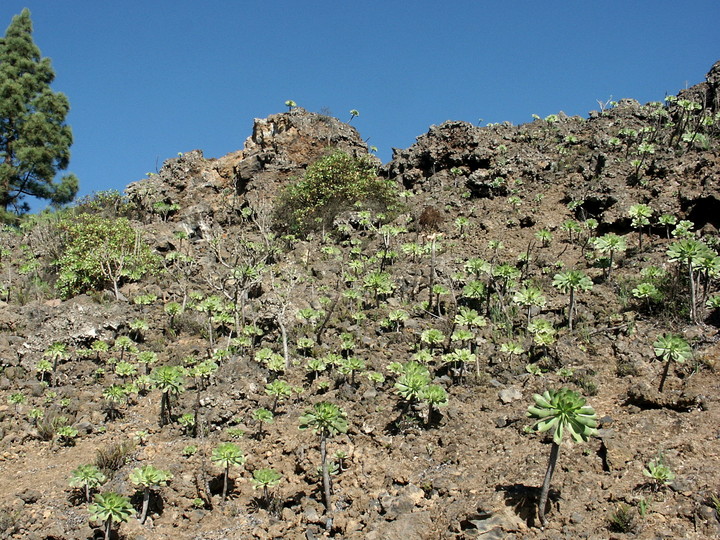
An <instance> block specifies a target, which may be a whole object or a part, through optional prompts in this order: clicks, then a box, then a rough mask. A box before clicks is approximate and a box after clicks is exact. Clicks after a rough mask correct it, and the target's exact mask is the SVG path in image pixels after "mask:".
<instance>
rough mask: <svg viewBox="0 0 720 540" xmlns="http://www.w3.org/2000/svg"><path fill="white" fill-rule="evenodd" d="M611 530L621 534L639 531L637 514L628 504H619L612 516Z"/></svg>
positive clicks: (610, 519)
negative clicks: (636, 519) (636, 520)
mask: <svg viewBox="0 0 720 540" xmlns="http://www.w3.org/2000/svg"><path fill="white" fill-rule="evenodd" d="M609 521H610V526H609V528H610V530H611V531H614V532H619V533H632V532H634V531H635V530H636V529H637V524H636V522H635V514H634V513H633V510H632V508H631V507H630V506H629V505H627V504H622V503H621V504H619V505H618V506H617V508H615V511H614V512H612V513H611V514H610V518H609Z"/></svg>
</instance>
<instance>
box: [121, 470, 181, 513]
mask: <svg viewBox="0 0 720 540" xmlns="http://www.w3.org/2000/svg"><path fill="white" fill-rule="evenodd" d="M172 477H173V475H172V473H171V472H170V471H166V470H163V469H156V468H155V467H153V466H152V465H143V466H142V467H136V468H135V469H133V470H132V472H131V473H130V482H132V483H133V484H135V485H136V486H138V487H139V488H141V489H142V492H143V503H142V511H141V512H140V518H139V519H140V523H141V524H142V523H145V519H146V518H147V511H148V506H149V504H150V491H151V490H153V489H158V488H159V487H161V486H165V485H167V483H168V481H170V480H171V479H172Z"/></svg>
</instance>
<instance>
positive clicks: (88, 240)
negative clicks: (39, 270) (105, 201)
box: [56, 214, 158, 298]
mask: <svg viewBox="0 0 720 540" xmlns="http://www.w3.org/2000/svg"><path fill="white" fill-rule="evenodd" d="M61 230H62V231H63V233H64V236H65V241H66V247H65V251H64V253H63V255H62V256H61V257H60V259H59V260H58V267H59V272H60V274H59V276H58V281H57V283H56V287H57V289H58V290H59V291H60V293H61V294H62V296H63V297H64V298H69V297H71V296H73V295H76V294H81V293H84V292H87V291H90V290H97V289H100V288H103V287H106V286H108V285H110V284H112V286H113V289H114V291H115V298H119V296H120V293H119V291H118V288H119V286H120V284H121V282H123V281H128V280H134V281H135V280H138V279H140V278H141V277H142V276H143V275H145V274H147V273H149V272H152V271H153V270H154V269H155V268H156V267H157V265H158V259H157V257H156V256H155V255H153V254H152V252H151V251H150V248H149V247H148V246H147V245H146V244H145V243H144V242H143V241H142V239H141V238H140V233H139V232H138V231H136V230H135V229H134V228H133V226H132V225H131V224H130V222H129V221H128V220H127V219H126V218H117V219H112V218H103V217H100V216H98V215H92V214H82V215H80V216H77V217H75V218H71V219H68V220H67V221H65V222H64V223H62V224H61Z"/></svg>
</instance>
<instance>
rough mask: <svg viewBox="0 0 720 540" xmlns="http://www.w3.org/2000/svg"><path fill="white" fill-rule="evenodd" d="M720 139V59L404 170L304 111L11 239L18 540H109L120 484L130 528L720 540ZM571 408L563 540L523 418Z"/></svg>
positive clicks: (9, 435) (455, 131) (156, 533)
mask: <svg viewBox="0 0 720 540" xmlns="http://www.w3.org/2000/svg"><path fill="white" fill-rule="evenodd" d="M719 135H720V62H718V63H716V64H715V65H714V66H713V68H712V69H711V71H710V72H709V73H708V75H707V77H706V82H704V83H702V84H700V85H698V86H695V87H692V88H690V89H687V90H684V91H682V92H681V93H680V94H678V95H677V96H671V97H670V98H669V99H667V100H665V102H663V103H660V102H658V103H648V104H644V105H642V104H640V103H638V102H636V101H634V100H632V99H623V100H620V101H618V102H617V103H608V104H606V106H605V107H604V109H603V110H601V111H595V112H592V113H590V115H589V117H588V118H580V117H568V116H566V115H564V114H563V113H558V114H557V115H551V116H548V117H546V118H544V119H543V118H537V119H535V120H534V121H533V122H531V123H528V124H523V125H520V126H513V125H509V124H498V125H491V126H487V127H476V126H473V125H471V124H468V123H465V122H454V121H451V122H446V123H444V124H442V125H440V126H433V127H431V128H430V130H429V131H428V132H427V133H426V134H424V135H422V136H420V137H418V138H417V141H416V143H415V144H414V145H412V146H411V147H410V148H408V149H405V150H395V151H394V155H393V159H392V160H391V161H390V162H389V163H387V164H382V163H380V161H379V160H378V159H377V158H375V157H374V156H373V155H372V153H370V152H369V149H368V148H367V146H366V144H365V143H364V142H363V140H362V138H361V136H360V134H359V133H358V132H357V131H356V130H355V129H354V128H353V127H351V126H349V125H347V124H344V123H342V122H340V121H338V120H337V119H335V118H332V117H329V116H324V115H320V114H315V113H311V112H308V111H305V110H303V109H300V108H294V109H292V110H291V111H289V112H287V113H281V114H276V115H272V116H270V117H268V118H266V119H261V120H256V121H255V124H254V126H253V130H252V135H251V136H250V137H249V138H248V139H247V141H246V142H245V145H244V148H243V149H242V150H239V151H237V152H234V153H232V154H229V155H227V156H224V157H222V158H219V159H206V158H205V157H204V156H203V154H202V152H201V151H199V150H195V151H191V152H187V153H185V154H182V155H179V156H178V157H176V158H172V159H169V160H168V161H166V162H165V164H164V165H163V167H162V169H161V170H160V171H158V173H157V174H154V175H151V176H149V177H148V178H146V179H143V180H141V181H138V182H135V183H133V184H131V185H130V186H128V188H127V190H126V193H125V194H124V195H122V196H121V195H119V194H112V193H103V194H98V195H97V196H95V197H93V198H90V199H88V200H84V201H80V202H78V204H77V205H76V206H75V207H74V208H71V209H66V210H63V211H61V212H58V213H56V214H51V215H44V216H33V217H30V218H28V219H26V220H25V222H24V224H23V225H22V226H21V227H20V228H17V229H13V228H5V229H3V230H2V231H1V232H0V238H1V243H0V362H1V363H2V372H0V475H2V478H5V479H6V486H5V489H4V490H1V491H2V493H0V535H4V536H3V537H7V538H35V539H58V540H59V539H81V538H83V539H84V538H101V537H103V530H104V528H105V520H106V518H107V516H108V514H107V512H106V513H104V514H103V504H106V506H107V505H108V504H109V503H107V502H105V503H104V502H103V501H104V499H103V497H106V496H107V494H109V493H117V494H118V500H119V501H121V504H120V506H119V508H120V509H119V510H118V509H117V508H116V510H115V512H116V513H115V514H113V515H112V516H111V518H117V519H110V522H109V530H110V533H109V534H110V535H111V537H119V538H153V539H155V538H157V539H162V538H188V539H213V538H216V539H226V538H262V539H265V538H292V539H294V538H297V539H300V538H303V539H312V538H321V537H330V536H331V537H337V538H371V539H372V538H375V539H381V538H382V539H392V538H419V539H422V538H427V539H437V538H447V539H450V538H453V539H464V538H484V539H490V538H609V537H613V538H624V537H631V536H633V537H639V538H657V537H669V538H673V537H675V538H676V537H684V538H710V537H714V536H717V535H718V534H720V523H719V521H718V506H720V499H718V497H720V491H719V490H718V486H719V485H720V473H718V471H717V467H716V465H715V463H716V460H717V456H718V454H719V453H720V434H719V433H718V431H717V426H718V425H720V403H719V401H718V396H719V395H720V393H719V392H718V390H720V377H719V376H718V373H717V369H718V368H717V364H716V362H717V357H718V353H719V352H720V345H719V344H718V327H719V325H720V286H719V285H720V281H719V280H720V256H718V247H719V245H720V241H719V239H718V227H720V159H719V158H718V149H719V148H720V139H719ZM339 152H342V154H340V153H339ZM338 156H341V158H338ZM348 163H350V164H361V165H362V167H370V166H372V165H375V166H376V167H377V169H376V174H377V176H378V177H379V178H380V179H381V180H379V181H378V180H377V179H375V178H373V179H364V178H363V177H362V170H366V169H363V168H362V167H360V166H359V168H358V169H352V170H350V169H347V168H343V167H349V166H348V165H343V164H348ZM353 166H354V165H353ZM323 167H324V168H323ZM333 167H334V168H333ZM328 171H329V172H328ZM357 171H360V172H357ZM323 175H325V176H323ZM373 176H374V175H373ZM317 178H321V180H322V181H320V182H316V183H315V184H311V183H310V182H311V181H312V180H313V179H317ZM338 178H346V179H347V182H348V185H349V188H348V189H347V191H341V189H344V188H346V187H348V186H346V185H342V184H341V183H340V181H339V180H337V179H338ZM366 180H367V181H369V182H380V183H375V184H373V183H370V184H368V185H371V186H384V187H383V189H384V188H385V187H387V186H390V185H393V186H395V187H394V188H393V189H394V190H393V193H395V194H396V200H394V201H393V203H392V204H383V205H380V204H379V203H378V200H377V199H378V193H377V192H373V191H372V190H370V192H369V193H368V192H367V191H366V192H363V196H362V197H357V201H356V199H354V198H352V197H350V196H348V195H347V193H353V194H354V193H360V192H361V191H362V189H361V188H362V186H363V184H362V182H363V181H366ZM303 182H305V183H304V184H303ZM291 186H295V187H291ZM297 186H301V187H297ZM350 188H352V189H350ZM293 190H295V191H293ZM302 190H305V191H302ZM298 192H302V193H304V194H305V195H307V192H310V193H311V195H312V197H315V198H314V199H313V198H312V197H311V198H309V199H307V198H306V199H303V200H305V201H310V203H309V204H314V203H315V202H316V200H317V198H318V197H320V196H321V195H319V194H326V193H329V194H330V195H329V198H328V199H327V201H328V203H327V204H326V206H324V207H322V212H324V214H322V217H321V219H317V221H316V223H317V226H316V227H308V226H307V223H305V226H303V227H299V226H298V225H297V223H298V222H294V221H292V219H291V218H292V217H293V216H296V215H299V214H298V213H299V212H300V213H301V212H302V211H304V210H306V209H304V208H297V206H296V207H291V206H288V205H289V203H288V201H289V200H291V198H292V196H293V193H294V194H295V195H297V193H298ZM323 196H324V195H323ZM385 202H386V201H385ZM381 206H382V207H381ZM288 208H289V209H288ZM93 265H95V266H93ZM560 388H568V389H570V390H572V391H573V392H576V393H577V394H578V395H580V396H582V397H583V398H585V399H586V400H587V404H588V405H590V406H591V407H593V409H594V411H595V413H596V418H597V431H596V432H594V430H590V431H593V432H592V433H588V434H589V435H591V436H589V437H587V441H583V438H585V437H580V436H579V435H578V439H579V440H580V442H575V441H572V440H571V439H572V437H571V436H570V435H571V434H572V433H569V434H568V432H566V434H565V436H564V438H563V440H562V444H561V445H560V447H559V448H560V453H559V461H558V467H557V469H556V470H555V473H554V476H553V477H552V482H551V485H550V490H549V496H548V504H547V506H546V511H545V514H546V523H545V525H544V526H542V521H543V519H542V516H541V515H539V513H538V501H539V499H540V488H541V486H542V484H543V478H544V476H545V472H546V466H547V464H548V455H549V454H550V452H551V450H552V449H555V446H554V445H553V444H552V441H553V437H552V436H551V435H550V434H551V433H552V430H550V432H549V433H550V434H548V433H542V432H535V431H534V430H533V426H534V421H533V419H532V418H528V415H527V411H528V407H529V406H531V405H534V404H535V403H536V401H534V400H533V395H535V394H542V393H543V392H545V391H547V390H553V391H554V390H559V389H560ZM324 403H325V404H330V405H322V404H324ZM323 407H325V408H324V409H323ZM335 407H337V408H339V409H335ZM323 415H325V416H323ZM328 418H329V419H330V420H329V423H327V424H324V425H325V426H326V427H325V428H324V429H323V428H322V426H323V424H322V422H323V419H325V420H328ZM300 428H308V429H300ZM313 428H316V429H313ZM575 429H576V430H577V429H579V428H578V427H577V425H576V426H575ZM570 431H572V429H570ZM323 433H324V434H325V435H327V438H324V437H323V436H322V435H323ZM325 453H326V454H327V460H326V465H327V468H328V472H329V473H331V474H329V476H328V480H329V481H328V482H327V483H326V481H325V479H324V478H323V476H324V474H323V470H322V469H323V467H322V455H323V454H325ZM83 466H92V467H90V468H88V467H85V468H83ZM147 466H152V467H154V468H156V469H159V470H160V473H162V474H159V476H158V475H157V474H156V476H155V477H153V478H149V476H148V475H150V472H148V471H151V469H148V468H147ZM143 467H145V469H142V468H143ZM143 470H144V472H142V471H143ZM88 471H89V472H88ZM138 471H141V472H138ZM156 472H157V471H156ZM83 474H84V475H85V476H83ZM142 474H145V476H144V477H143V476H142ZM150 476H152V475H150ZM88 478H90V480H88ZM86 484H89V485H87V490H86ZM145 486H147V487H148V488H149V489H148V490H147V491H146V490H145V489H144V487H145ZM146 493H147V494H149V498H147V497H145V494H146ZM97 494H100V497H99V498H98V499H95V504H94V505H91V504H88V501H87V499H88V497H89V498H90V499H91V500H92V499H93V498H94V497H95V495H97ZM123 497H127V499H124V498H123ZM146 501H147V511H146V513H147V518H146V519H145V520H144V522H143V519H142V517H143V516H142V514H143V512H144V510H143V508H144V507H145V502H146ZM123 502H125V504H129V505H131V506H132V508H130V507H128V508H127V509H126V510H125V511H123V510H122V503H123Z"/></svg>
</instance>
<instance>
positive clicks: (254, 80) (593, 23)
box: [0, 0, 720, 209]
mask: <svg viewBox="0 0 720 540" xmlns="http://www.w3.org/2000/svg"><path fill="white" fill-rule="evenodd" d="M23 7H28V8H29V9H30V10H31V13H32V20H33V24H34V34H33V38H34V40H35V43H36V44H37V45H38V46H39V47H40V50H41V52H42V54H43V56H47V57H50V58H51V59H52V62H53V67H54V69H55V72H56V75H57V77H56V80H55V83H54V85H53V87H54V89H55V90H59V91H62V92H64V93H65V94H66V95H67V96H68V98H69V100H70V105H71V108H72V109H71V113H70V115H69V116H68V124H70V125H71V126H72V129H73V133H74V137H75V143H74V145H73V147H72V159H71V162H70V167H69V169H68V170H69V171H72V172H74V173H75V174H76V175H77V176H78V177H79V179H80V185H81V191H80V194H81V195H84V194H88V193H91V192H93V191H99V190H105V189H118V190H122V189H123V188H124V187H125V186H126V185H127V184H128V183H130V182H133V181H135V180H138V179H140V178H142V177H144V175H145V173H147V172H154V171H155V170H156V168H159V167H160V166H161V165H162V162H163V161H164V160H165V159H168V158H170V157H174V156H176V155H177V153H178V152H186V151H189V150H193V149H196V148H199V149H202V150H203V151H204V153H205V156H206V157H220V156H222V155H224V154H227V153H229V152H232V151H235V150H238V149H240V148H242V145H243V142H244V140H245V139H246V138H247V137H248V136H249V135H250V134H251V129H252V121H253V118H258V117H260V118H261V117H266V116H268V115H270V114H273V113H277V112H281V111H284V110H286V108H285V106H284V102H285V100H287V99H292V100H295V101H296V102H297V104H298V105H300V106H302V107H305V108H306V109H308V110H310V111H316V112H320V111H321V110H324V111H326V112H327V111H328V110H329V111H330V113H331V114H333V115H334V116H337V117H338V118H340V119H341V120H344V121H346V120H348V119H349V116H350V115H349V111H350V109H357V110H358V111H360V116H359V117H357V118H355V119H354V120H353V122H352V124H353V125H354V126H355V127H356V128H357V129H358V130H359V131H360V134H361V135H362V137H363V138H364V139H368V144H370V145H374V146H376V147H377V148H378V155H379V156H380V158H381V159H382V160H383V161H384V162H387V161H389V159H390V158H391V147H396V148H406V147H408V146H410V145H411V144H412V143H413V142H414V140H415V138H416V137H417V136H419V135H421V134H423V133H425V132H426V131H427V130H428V128H429V127H430V126H431V125H432V124H440V123H442V122H444V121H446V120H465V121H468V122H472V123H474V124H477V123H478V122H480V119H482V124H483V125H484V124H486V123H488V122H502V121H506V120H507V121H510V122H512V123H514V124H520V123H524V122H528V121H531V120H532V118H531V115H532V114H538V115H540V116H546V115H548V114H552V113H557V112H558V111H561V110H562V111H564V112H565V113H567V114H570V115H575V114H578V115H582V116H586V115H587V113H588V111H590V110H593V109H597V108H598V104H597V100H603V101H605V100H608V99H609V98H610V97H611V96H612V98H613V99H620V98H624V97H632V98H635V99H637V100H639V101H640V102H643V103H644V102H647V101H652V100H661V99H662V98H663V97H664V96H665V95H666V94H674V93H676V92H677V91H678V90H679V89H681V88H683V87H685V86H686V85H687V86H690V85H693V84H697V83H699V82H702V81H703V80H704V76H705V73H706V72H707V71H708V70H709V69H710V67H711V66H712V64H713V63H714V62H715V61H717V60H719V59H720V32H718V21H719V20H720V2H718V1H717V0H687V1H685V2H677V1H676V0H675V1H669V0H654V1H652V2H650V1H639V0H636V1H615V0H606V1H604V2H588V1H572V2H571V1H554V0H543V1H537V0H534V1H524V0H516V1H514V2H501V1H495V2H491V1H482V0H475V1H469V0H463V1H452V0H449V1H448V2H445V3H440V2H437V1H436V0H435V1H432V2H431V1H426V0H415V1H408V0H406V1H402V2H401V1H394V0H385V1H375V0H367V1H365V2H346V1H343V0H334V1H326V0H317V1H313V0H306V1H305V2H297V1H295V2H289V1H285V0H264V1H255V0H246V1H240V0H236V1H232V0H226V1H218V0H204V1H202V2H200V1H189V0H173V1H168V0H123V1H122V2H121V1H97V0H64V1H57V0H24V1H16V0H2V3H0V32H2V33H3V34H4V29H5V28H7V26H8V25H9V24H10V20H11V18H12V16H13V15H15V14H17V13H19V12H20V11H21V10H22V8H23ZM34 208H35V209H37V208H38V206H37V205H34Z"/></svg>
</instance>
